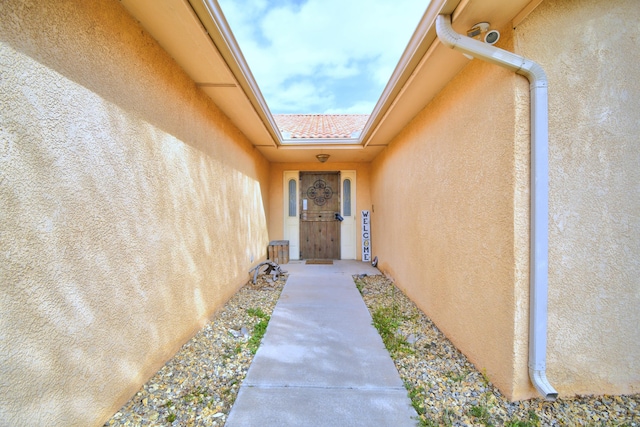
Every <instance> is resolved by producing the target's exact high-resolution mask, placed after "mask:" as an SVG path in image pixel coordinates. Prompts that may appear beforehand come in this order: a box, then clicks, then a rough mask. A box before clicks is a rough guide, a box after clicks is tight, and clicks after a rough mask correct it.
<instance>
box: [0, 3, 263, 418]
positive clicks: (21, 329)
mask: <svg viewBox="0 0 640 427" xmlns="http://www.w3.org/2000/svg"><path fill="white" fill-rule="evenodd" d="M0 16H2V23H1V24H0V73H1V79H0V100H1V102H2V109H1V112H0V200H2V203H0V254H1V255H0V256H1V259H2V261H1V263H0V283H2V292H0V306H1V307H2V309H1V311H0V334H1V336H2V339H1V340H0V378H2V380H0V394H1V395H2V398H1V399H0V420H1V421H0V424H2V425H16V426H17V425H48V426H54V425H59V426H71V425H82V426H87V425H101V424H102V423H103V422H104V421H105V420H106V419H107V418H108V417H109V416H110V415H111V414H112V413H113V412H115V411H116V410H117V409H118V408H119V407H120V406H121V405H122V404H123V403H125V402H126V401H127V400H128V398H129V397H130V396H131V395H132V394H133V393H135V391H137V389H138V388H139V387H140V385H141V384H142V383H143V382H144V381H145V380H146V379H147V378H148V377H149V376H150V375H152V374H153V373H154V372H155V371H156V370H157V369H158V368H159V367H160V366H161V365H162V364H163V363H164V361H166V360H167V359H168V358H169V357H171V356H172V355H173V354H174V352H175V351H176V350H177V349H178V348H179V347H180V346H181V345H182V344H183V343H184V342H185V341H186V340H187V339H188V338H189V337H190V336H191V335H192V334H193V333H194V332H195V331H196V330H197V329H198V328H199V327H200V325H201V324H202V323H203V322H204V321H205V320H206V319H207V317H208V316H210V315H211V313H212V312H213V311H214V310H216V309H217V308H218V307H220V306H221V304H222V303H223V302H224V301H226V300H227V299H228V298H229V297H230V296H231V295H232V294H233V293H234V292H235V291H236V290H237V288H238V287H239V286H240V285H241V284H243V283H244V282H246V279H247V278H248V275H247V272H248V270H249V268H250V267H251V259H252V258H253V260H254V264H255V263H256V262H257V261H259V257H261V256H263V252H264V248H265V247H266V245H267V243H268V234H267V213H268V191H269V166H268V163H267V162H266V160H265V159H264V158H263V157H262V156H261V155H259V154H257V151H255V150H254V149H253V147H252V146H251V145H250V144H249V143H248V141H247V140H246V139H245V138H244V136H243V135H242V134H241V133H240V132H239V131H238V130H237V129H236V128H235V127H234V126H233V125H232V124H231V123H230V122H229V121H228V119H227V118H226V117H225V116H223V115H222V114H221V113H220V111H219V110H218V109H217V108H216V106H215V105H214V104H213V103H212V102H211V101H210V100H209V99H208V98H207V97H206V96H205V95H204V94H203V93H202V92H201V91H199V90H198V89H197V88H196V87H195V84H194V83H193V82H192V81H190V80H189V79H188V77H187V76H186V75H185V74H184V73H183V71H182V70H181V69H180V68H179V67H178V66H177V65H176V64H175V63H174V62H173V61H172V59H171V58H170V57H169V56H168V55H167V54H166V53H165V52H164V51H163V50H162V49H161V48H160V47H159V46H158V45H157V44H156V43H155V41H154V40H153V39H151V38H150V37H149V36H148V35H147V34H146V33H145V32H144V31H143V30H142V29H141V28H140V27H139V26H138V25H137V24H136V23H135V22H134V21H133V20H132V19H131V18H130V17H129V15H127V14H126V12H125V11H124V9H123V8H122V7H121V6H120V4H119V2H117V1H113V0H95V1H84V0H78V1H62V0H60V1H55V2H54V1H48V2H43V1H35V0H34V1H28V0H16V1H12V0H9V1H3V2H1V3H0Z"/></svg>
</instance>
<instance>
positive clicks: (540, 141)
mask: <svg viewBox="0 0 640 427" xmlns="http://www.w3.org/2000/svg"><path fill="white" fill-rule="evenodd" d="M436 32H437V34H438V38H439V39H440V41H441V42H442V43H443V44H444V45H445V46H448V47H450V48H452V49H456V50H459V51H460V52H462V53H466V54H468V55H471V56H473V57H475V58H478V59H482V60H484V61H487V62H491V63H493V64H496V65H499V66H501V67H504V68H507V69H509V70H512V71H515V72H516V73H518V74H521V75H523V76H525V77H526V78H527V79H528V80H529V83H530V92H531V253H530V261H529V268H530V275H529V378H530V379H531V382H532V383H533V385H534V386H535V388H536V389H537V390H538V392H539V393H540V394H541V395H542V396H544V398H545V399H546V400H555V399H556V398H557V397H558V392H557V391H556V390H555V389H554V388H553V387H552V386H551V384H549V381H548V380H547V374H546V352H547V296H548V295H547V293H548V283H547V282H548V277H547V275H548V252H549V237H548V229H549V220H548V214H549V188H548V187H549V160H548V157H549V109H548V99H547V76H546V74H545V72H544V70H543V69H542V67H540V65H538V64H536V63H535V62H533V61H531V60H529V59H526V58H523V57H522V56H519V55H516V54H514V53H511V52H508V51H506V50H504V49H500V48H498V47H495V46H492V45H490V44H487V43H482V42H480V41H478V40H475V39H472V38H470V37H467V36H464V35H461V34H458V33H456V32H455V31H454V30H453V28H452V27H451V17H450V16H449V15H438V17H437V18H436Z"/></svg>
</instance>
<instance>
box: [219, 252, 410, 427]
mask: <svg viewBox="0 0 640 427" xmlns="http://www.w3.org/2000/svg"><path fill="white" fill-rule="evenodd" d="M282 267H283V269H284V270H287V271H288V272H289V278H288V280H287V284H286V285H285V287H284V289H283V291H282V294H281V295H280V299H279V300H278V303H277V304H276V307H275V309H274V311H273V314H272V316H271V320H270V321H269V326H268V327H267V331H266V334H265V336H264V338H263V341H262V344H261V345H260V348H259V349H258V351H257V353H256V355H255V357H254V359H253V362H252V364H251V366H250V368H249V371H248V373H247V376H246V378H245V380H244V381H243V383H242V385H241V387H240V391H239V393H238V396H237V398H236V401H235V404H234V405H233V407H232V409H231V412H230V414H229V418H228V420H227V423H226V424H225V425H226V426H229V427H238V426H243V427H244V426H254V425H260V426H274V427H275V426H278V427H280V426H301V425H304V426H365V425H366V426H390V425H393V426H415V425H416V424H417V421H416V420H417V414H416V412H415V410H414V409H413V407H412V406H411V401H410V400H409V398H408V397H407V391H406V389H405V388H404V385H403V383H402V380H401V379H400V376H399V374H398V371H397V370H396V367H395V365H394V364H393V361H392V360H391V357H390V356H389V353H388V352H387V350H386V349H385V347H384V344H383V343H382V339H381V338H380V335H378V332H377V331H376V330H375V328H374V327H373V326H372V324H371V316H370V315H369V311H368V309H367V307H366V306H365V304H364V301H363V300H362V297H361V296H360V293H359V292H358V290H357V289H356V286H355V284H354V282H353V278H352V276H353V275H354V274H370V275H371V274H380V272H379V271H378V270H377V269H376V268H374V267H372V266H371V265H370V264H368V263H363V262H359V261H335V262H334V264H333V265H313V264H312V265H307V264H303V263H301V262H300V263H295V262H293V263H290V264H285V265H283V266H282Z"/></svg>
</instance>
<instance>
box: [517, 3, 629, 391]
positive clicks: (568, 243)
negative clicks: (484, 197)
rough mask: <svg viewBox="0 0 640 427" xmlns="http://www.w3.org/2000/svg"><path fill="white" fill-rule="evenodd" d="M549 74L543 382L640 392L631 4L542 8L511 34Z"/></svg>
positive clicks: (576, 388)
mask: <svg viewBox="0 0 640 427" xmlns="http://www.w3.org/2000/svg"><path fill="white" fill-rule="evenodd" d="M515 34H516V36H515V37H516V41H517V46H518V49H519V51H520V52H521V54H523V55H525V56H528V57H531V58H535V59H536V60H538V61H539V62H540V63H541V64H543V65H544V67H545V70H546V72H547V73H548V75H549V93H550V96H549V104H550V134H549V139H550V154H549V167H550V175H549V177H550V200H549V205H550V214H549V241H550V247H549V292H550V294H549V328H550V329H549V352H548V366H549V378H550V379H551V381H552V382H553V383H555V385H557V388H558V390H559V391H560V392H561V393H563V392H564V393H638V392H640V327H639V326H638V325H640V309H639V307H640V136H639V135H640V119H639V118H640V69H639V68H638V64H640V50H639V49H638V45H639V44H640V4H639V3H638V2H637V1H635V0H627V1H623V0H613V1H598V0H571V1H569V0H567V1H550V2H543V3H542V5H540V6H539V7H538V8H537V9H536V10H535V11H534V12H533V13H532V14H531V15H530V16H529V17H528V19H526V20H525V21H524V22H523V23H522V24H521V25H520V26H519V27H518V28H517V29H516V33H515Z"/></svg>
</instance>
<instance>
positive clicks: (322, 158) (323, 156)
mask: <svg viewBox="0 0 640 427" xmlns="http://www.w3.org/2000/svg"><path fill="white" fill-rule="evenodd" d="M316 159H318V161H319V162H320V163H324V162H326V161H327V159H329V155H328V154H318V155H317V156H316Z"/></svg>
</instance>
